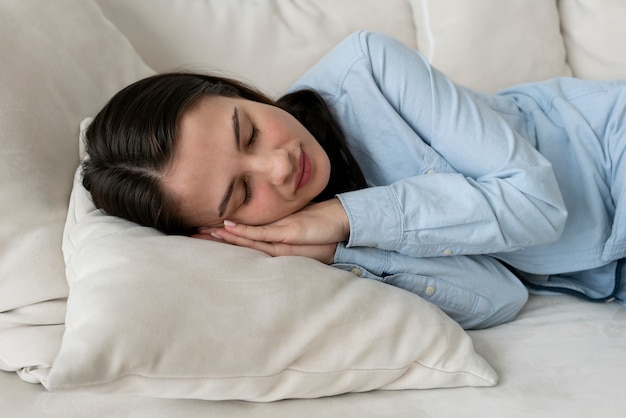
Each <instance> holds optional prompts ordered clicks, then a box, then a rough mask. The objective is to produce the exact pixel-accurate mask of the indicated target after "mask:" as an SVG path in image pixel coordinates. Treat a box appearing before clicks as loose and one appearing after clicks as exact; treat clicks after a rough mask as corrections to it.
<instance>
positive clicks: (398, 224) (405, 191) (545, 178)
mask: <svg viewBox="0 0 626 418" xmlns="http://www.w3.org/2000/svg"><path fill="white" fill-rule="evenodd" d="M357 47H358V48H360V49H361V51H362V53H363V56H364V57H365V59H366V60H367V61H366V65H367V66H368V67H369V68H368V69H369V72H370V75H371V78H372V82H373V83H375V85H376V87H377V88H378V89H379V91H380V93H381V94H382V95H383V96H384V98H385V99H386V101H387V103H389V105H391V106H392V107H393V108H394V110H395V111H396V112H397V113H398V114H399V115H400V116H401V117H402V119H403V120H404V121H405V122H406V123H407V124H409V125H410V126H411V127H412V129H413V130H414V131H415V132H416V133H417V134H418V135H419V136H420V138H421V139H422V140H423V141H424V142H426V143H427V144H428V145H430V146H431V147H432V149H434V150H435V151H436V152H437V153H438V154H439V155H441V157H443V159H445V161H447V163H448V164H450V166H452V167H453V169H454V170H455V171H456V172H457V173H438V172H435V173H432V174H429V175H418V176H414V177H410V178H406V179H403V180H400V181H398V182H396V183H394V184H392V185H389V186H381V187H375V188H370V189H366V190H360V191H356V192H351V193H346V194H342V195H340V196H339V198H340V200H341V202H342V204H343V207H344V208H345V210H346V212H347V215H348V218H349V220H350V238H349V241H348V246H349V247H354V246H376V247H378V248H383V249H386V250H392V251H397V252H400V253H403V254H408V255H413V256H419V257H424V256H440V255H451V254H485V253H495V252H503V251H510V250H514V249H518V248H522V247H526V246H532V245H537V244H543V243H546V242H551V241H554V240H556V239H558V237H559V236H560V234H561V232H562V229H563V227H564V224H565V220H566V217H567V212H566V210H565V207H564V203H563V200H562V197H561V194H560V191H559V187H558V184H557V182H556V179H555V176H554V173H553V171H552V167H551V164H550V163H549V162H548V161H547V160H546V159H545V158H544V157H543V156H541V155H540V154H539V152H538V151H537V150H535V149H534V148H533V147H532V146H531V145H530V144H529V143H528V142H527V141H526V140H524V139H523V138H522V137H521V136H520V135H519V134H518V133H517V132H515V131H514V130H513V129H512V127H511V126H510V125H509V124H508V123H507V122H506V121H505V120H504V119H503V118H502V117H501V116H500V115H499V114H498V113H496V112H495V111H493V110H492V109H491V108H489V107H488V106H487V105H486V104H484V103H483V102H481V101H479V100H477V99H476V96H475V95H474V94H472V93H470V92H469V91H467V90H466V89H463V88H460V87H458V86H456V85H455V84H454V83H453V82H452V81H451V80H450V79H448V78H447V77H446V76H444V75H443V74H441V73H440V72H439V71H437V70H436V69H433V68H432V67H431V66H430V65H429V64H428V63H427V61H426V59H425V58H424V57H423V56H421V55H420V54H419V53H417V52H415V51H413V50H410V49H409V48H407V47H405V46H404V45H402V44H401V43H399V42H398V41H396V40H394V39H391V38H389V37H386V36H384V35H380V34H371V33H362V34H360V35H359V38H358V46H357ZM354 71H358V69H355V70H354ZM349 82H350V80H349V79H348V78H346V83H349ZM380 158H381V160H382V159H383V158H384V156H383V155H381V156H380Z"/></svg>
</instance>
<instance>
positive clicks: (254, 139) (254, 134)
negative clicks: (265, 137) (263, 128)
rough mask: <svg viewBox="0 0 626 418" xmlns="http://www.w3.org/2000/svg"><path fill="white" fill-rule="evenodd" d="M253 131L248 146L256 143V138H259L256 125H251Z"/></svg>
mask: <svg viewBox="0 0 626 418" xmlns="http://www.w3.org/2000/svg"><path fill="white" fill-rule="evenodd" d="M250 129H251V131H252V132H251V133H250V139H248V148H250V147H252V145H254V143H255V142H256V138H257V134H258V131H257V130H256V128H255V127H254V125H251V128H250Z"/></svg>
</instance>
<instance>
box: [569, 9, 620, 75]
mask: <svg viewBox="0 0 626 418" xmlns="http://www.w3.org/2000/svg"><path fill="white" fill-rule="evenodd" d="M559 8H560V12H561V26H562V30H563V37H564V38H565V45H566V46H567V59H568V61H569V63H570V66H571V67H572V70H573V72H574V75H575V76H576V77H580V78H589V79H600V80H601V79H614V78H618V79H624V78H626V39H625V38H624V27H625V26H624V22H626V2H625V1H623V0H601V1H599V0H560V1H559Z"/></svg>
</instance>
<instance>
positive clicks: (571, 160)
mask: <svg viewBox="0 0 626 418" xmlns="http://www.w3.org/2000/svg"><path fill="white" fill-rule="evenodd" d="M625 112H626V84H625V83H623V82H583V81H580V80H574V79H567V78H564V79H556V80H551V81H547V82H544V83H533V84H527V85H522V86H519V87H514V88H511V89H508V90H506V91H504V92H502V93H500V94H498V95H486V94H479V93H476V92H472V91H470V90H467V89H464V88H462V87H459V86H456V85H455V84H454V83H453V82H451V81H450V80H449V79H447V78H446V77H445V76H444V75H442V74H441V73H439V72H438V71H437V70H435V69H433V68H431V67H430V66H429V65H428V63H427V62H426V60H425V59H424V58H423V57H422V56H421V55H419V54H418V53H417V52H415V51H412V50H410V49H408V48H406V47H405V46H403V45H402V44H400V43H399V42H397V41H395V40H393V39H391V38H388V37H386V36H384V35H381V34H376V33H370V32H359V33H356V34H354V35H352V36H350V37H349V38H347V39H346V40H345V41H343V42H342V43H341V44H339V45H338V46H337V47H336V48H335V49H334V50H333V51H331V52H330V53H329V54H328V55H327V56H326V57H324V58H323V59H322V60H321V61H320V62H319V63H318V64H317V65H316V66H314V67H313V68H312V69H311V70H309V71H308V72H307V73H306V74H305V75H304V76H303V77H302V78H301V79H300V80H298V81H297V82H296V84H295V85H294V86H292V88H291V93H290V94H288V95H287V96H285V97H283V98H281V99H279V100H278V101H277V102H275V103H274V102H272V100H270V99H269V98H267V97H265V96H263V95H261V94H260V93H258V92H256V91H255V90H253V89H251V88H249V87H246V86H243V85H241V84H239V83H235V82H232V81H229V80H223V79H216V78H212V77H208V76H199V75H181V74H169V75H162V76H156V77H152V78H150V79H147V80H143V81H140V82H138V83H136V84H134V85H131V86H129V87H128V88H126V89H124V90H122V91H121V92H120V93H118V95H116V96H115V97H114V98H113V99H112V100H111V102H110V103H109V104H107V106H106V107H105V108H104V109H103V110H102V111H101V112H100V114H99V115H98V116H97V117H96V118H95V120H94V122H93V123H92V125H91V126H90V128H89V130H88V132H87V140H88V144H87V146H88V148H87V149H88V152H89V154H90V157H91V159H90V160H88V161H87V162H86V163H85V166H84V184H85V187H86V188H87V189H88V190H90V192H91V193H92V196H93V198H94V202H95V203H96V205H97V206H99V207H101V208H103V209H104V210H105V211H107V212H108V213H110V214H113V215H118V216H123V217H125V218H128V219H130V220H133V221H135V222H138V223H141V224H144V225H149V226H153V227H157V228H159V229H161V230H163V231H166V232H169V233H187V234H190V235H191V234H193V236H195V237H199V238H206V239H213V240H220V241H224V242H228V243H231V244H236V245H242V246H247V247H251V248H256V249H259V250H261V251H265V252H267V253H269V254H271V255H282V254H292V255H303V256H307V257H312V258H316V259H318V260H320V261H323V262H326V263H332V264H333V265H334V266H336V267H338V268H342V269H346V270H349V271H352V272H353V273H355V274H356V275H358V276H360V277H366V278H372V279H376V280H380V281H383V282H385V283H389V284H392V285H395V286H398V287H401V288H404V289H406V290H409V291H412V292H414V293H416V294H418V295H420V296H422V297H424V298H426V299H427V300H429V301H431V302H433V303H435V304H437V305H438V306H439V307H440V308H442V309H443V310H444V311H445V312H446V313H448V314H449V315H450V316H451V317H452V318H454V319H455V320H457V321H458V322H459V323H460V324H461V325H462V326H463V327H465V328H484V327H489V326H494V325H497V324H500V323H503V322H506V321H510V320H512V319H513V318H514V317H515V316H516V314H517V312H518V311H519V310H520V309H521V308H522V307H523V305H524V304H525V302H526V300H527V297H528V295H527V290H526V288H525V287H524V286H523V285H522V284H521V282H520V280H519V279H520V278H521V279H522V280H524V281H525V282H526V283H527V284H528V286H530V287H531V288H535V289H539V290H541V289H550V290H558V291H561V292H565V293H572V294H576V295H579V296H582V297H586V298H588V299H592V300H612V299H613V298H617V299H618V300H619V301H621V302H623V301H624V300H626V290H625V289H623V288H622V287H620V280H621V272H620V267H621V263H622V261H621V260H622V259H623V258H624V256H625V254H626V225H625V223H626V220H624V219H623V218H624V216H625V215H626V213H625V212H624V209H623V205H624V202H623V200H624V199H622V196H621V195H622V191H623V190H625V186H624V184H623V181H624V180H623V179H625V178H626V172H624V170H626V166H625V164H624V163H623V161H622V160H623V159H622V156H623V155H624V150H623V147H624V145H625V144H626V117H625ZM342 131H343V133H342ZM344 135H345V136H344ZM311 202H317V203H313V204H311ZM194 232H195V233H194Z"/></svg>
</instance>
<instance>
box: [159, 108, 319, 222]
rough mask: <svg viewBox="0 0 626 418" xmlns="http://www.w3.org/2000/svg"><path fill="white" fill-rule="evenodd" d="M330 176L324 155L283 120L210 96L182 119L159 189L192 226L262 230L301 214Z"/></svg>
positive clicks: (280, 114)
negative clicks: (231, 225) (225, 223)
mask: <svg viewBox="0 0 626 418" xmlns="http://www.w3.org/2000/svg"><path fill="white" fill-rule="evenodd" d="M329 176H330V162H329V160H328V156H327V155H326V153H325V151H324V150H323V149H322V147H321V146H320V145H319V143H318V142H317V141H316V140H315V138H314V137H313V136H312V135H311V134H310V133H309V131H308V130H307V129H306V128H305V127H304V126H303V125H302V124H301V123H300V122H298V120H297V119H295V118H294V117H293V116H291V115H290V114H289V113H287V112H285V111H284V110H282V109H279V108H277V107H275V106H270V105H266V104H262V103H257V102H254V101H250V100H245V99H241V98H230V97H221V96H215V97H205V98H203V99H201V100H200V101H199V103H198V104H196V105H195V106H194V107H193V108H192V109H190V110H189V111H188V112H186V113H185V114H184V115H183V116H182V118H181V121H180V130H179V134H178V138H177V143H176V149H175V154H174V158H173V161H172V163H171V165H170V167H169V169H168V170H166V172H165V176H164V186H165V188H166V190H168V191H169V192H170V193H172V194H173V195H174V197H175V199H176V200H177V201H178V202H179V203H180V205H181V212H182V216H183V218H184V219H185V220H186V221H187V222H190V223H191V224H193V225H194V226H198V227H202V226H221V225H222V224H223V221H224V220H225V219H228V220H230V221H233V222H238V223H243V224H248V225H263V224H267V223H270V222H273V221H276V220H278V219H280V218H283V217H285V216H287V215H289V214H291V213H293V212H296V211H298V210H300V209H302V208H303V207H304V206H306V205H307V204H308V203H309V202H310V201H311V200H312V199H313V198H315V197H316V196H317V195H318V194H319V193H321V192H322V190H323V189H324V188H325V187H326V184H327V183H328V179H329Z"/></svg>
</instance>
